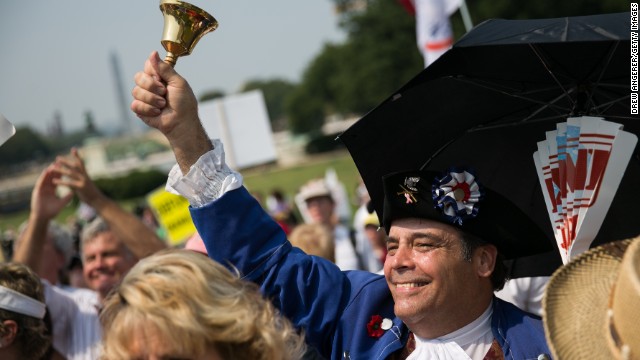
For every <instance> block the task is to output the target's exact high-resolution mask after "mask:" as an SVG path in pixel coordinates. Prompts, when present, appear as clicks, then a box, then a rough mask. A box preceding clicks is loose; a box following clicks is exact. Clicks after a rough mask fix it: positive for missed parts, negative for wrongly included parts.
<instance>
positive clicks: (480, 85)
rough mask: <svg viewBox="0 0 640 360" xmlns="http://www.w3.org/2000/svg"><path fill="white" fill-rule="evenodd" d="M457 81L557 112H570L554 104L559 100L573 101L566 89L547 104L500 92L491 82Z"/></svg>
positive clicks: (461, 78) (462, 79) (463, 79)
mask: <svg viewBox="0 0 640 360" xmlns="http://www.w3.org/2000/svg"><path fill="white" fill-rule="evenodd" d="M455 79H456V80H458V81H462V82H465V83H467V84H473V85H477V86H479V87H482V88H485V89H487V90H492V91H495V92H498V93H500V94H502V95H507V96H510V97H514V98H518V99H522V100H526V101H529V102H531V103H534V104H539V105H543V106H546V107H550V108H553V109H555V110H557V111H570V109H569V108H565V107H562V106H558V105H555V104H554V103H555V102H557V101H558V100H560V99H562V98H563V97H567V98H568V99H569V100H571V96H570V92H568V91H566V90H564V89H562V90H563V92H564V94H563V95H560V96H558V97H557V98H555V99H553V100H552V101H550V102H545V101H540V100H536V99H533V98H530V97H526V96H522V95H518V94H514V93H509V92H507V91H504V90H500V89H498V88H496V87H493V86H491V85H489V84H491V83H490V82H486V84H485V83H483V82H480V81H474V80H471V79H470V78H465V77H456V78H455ZM514 91H515V90H514Z"/></svg>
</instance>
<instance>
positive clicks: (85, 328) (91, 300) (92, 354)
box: [42, 280, 102, 360]
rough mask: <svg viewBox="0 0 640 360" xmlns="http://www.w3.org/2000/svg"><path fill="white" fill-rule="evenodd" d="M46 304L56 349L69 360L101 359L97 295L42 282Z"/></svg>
mask: <svg viewBox="0 0 640 360" xmlns="http://www.w3.org/2000/svg"><path fill="white" fill-rule="evenodd" d="M42 284H43V285H44V298H45V303H46V304H47V307H48V309H49V314H50V315H51V323H52V325H53V329H52V331H53V347H54V348H55V349H56V350H57V351H58V352H59V353H60V354H62V355H63V356H65V357H66V358H67V359H68V360H85V359H86V360H95V359H99V358H100V346H101V339H102V331H101V328H100V320H99V318H98V309H99V307H100V301H99V298H98V293H96V292H95V291H91V290H88V289H76V288H69V289H63V288H61V287H58V286H53V285H51V284H50V283H49V282H48V281H46V280H42Z"/></svg>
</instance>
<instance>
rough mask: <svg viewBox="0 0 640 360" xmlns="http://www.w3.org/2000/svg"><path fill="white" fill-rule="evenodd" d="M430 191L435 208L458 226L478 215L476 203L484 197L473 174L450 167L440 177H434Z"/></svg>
mask: <svg viewBox="0 0 640 360" xmlns="http://www.w3.org/2000/svg"><path fill="white" fill-rule="evenodd" d="M431 193H432V197H433V204H434V206H435V207H436V209H439V210H440V211H442V214H443V215H444V217H445V218H446V219H447V220H449V221H450V222H451V223H453V224H458V225H460V226H462V223H463V222H464V221H465V220H467V219H473V218H475V217H476V216H477V215H478V203H479V202H480V200H482V198H483V197H484V191H483V190H482V187H481V186H480V184H478V182H476V180H475V176H474V175H473V174H471V173H470V172H469V171H467V170H460V169H450V170H449V171H448V172H446V173H445V174H444V175H443V176H442V177H436V179H435V180H434V182H433V185H432V187H431Z"/></svg>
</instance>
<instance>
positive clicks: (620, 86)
mask: <svg viewBox="0 0 640 360" xmlns="http://www.w3.org/2000/svg"><path fill="white" fill-rule="evenodd" d="M629 16H630V15H629V13H619V14H605V15H594V16H582V17H567V18H558V19H541V20H489V21H486V22H484V23H482V24H480V25H478V26H477V27H475V28H474V29H472V30H471V31H470V32H469V33H467V34H466V35H465V36H464V37H463V38H462V39H460V40H459V41H458V42H457V43H456V44H454V46H453V47H452V49H450V50H449V51H448V52H447V53H445V54H444V55H443V56H441V57H440V58H439V59H438V60H437V61H436V62H434V63H433V64H432V65H431V66H429V67H428V68H426V69H425V70H423V71H422V72H421V73H419V74H418V75H417V76H416V77H415V78H413V79H412V80H411V81H409V82H408V83H407V84H406V85H405V86H403V87H402V88H401V89H400V90H398V91H397V92H396V93H394V94H393V95H392V96H391V97H389V98H388V99H387V100H385V101H384V102H383V103H382V104H380V105H379V106H378V107H376V108H375V109H374V110H372V111H371V112H370V113H368V114H367V115H365V116H364V117H363V118H362V119H360V120H359V121H358V122H357V123H356V124H354V125H353V126H351V127H350V128H349V129H348V130H347V131H345V132H344V133H343V134H342V135H341V136H340V138H341V140H342V141H343V142H344V143H345V145H346V146H347V148H348V150H349V152H350V153H351V156H352V157H353V159H354V162H355V164H356V166H357V167H358V170H359V171H360V174H361V175H362V177H363V180H364V182H365V185H366V186H367V189H368V191H369V193H370V195H371V198H372V202H373V205H374V208H375V209H376V211H377V213H378V214H379V215H380V214H382V209H383V202H382V201H383V188H382V177H383V176H384V175H386V174H389V173H393V172H397V171H405V170H411V169H426V170H439V171H441V170H445V169H446V168H447V167H450V166H467V167H470V168H473V169H475V170H476V175H477V177H478V179H479V181H480V182H481V183H483V184H484V185H485V186H487V187H489V188H491V189H493V190H496V191H500V193H502V195H504V196H506V197H507V198H509V199H511V200H512V201H513V202H514V203H515V204H516V205H517V206H518V207H520V208H521V210H523V211H524V212H525V213H526V214H528V215H529V216H530V217H531V218H532V219H534V221H535V222H536V223H537V224H539V226H540V228H541V229H543V231H545V233H546V234H547V237H548V239H541V241H548V242H549V245H550V248H549V249H550V250H551V249H552V247H551V246H553V247H555V245H553V244H555V239H554V236H553V228H552V226H551V223H550V220H549V215H548V214H547V210H546V205H545V202H544V198H543V194H542V191H541V186H540V183H539V180H538V176H537V173H536V169H535V165H534V162H533V153H534V152H535V151H536V150H537V142H538V141H540V140H543V139H544V136H545V131H550V130H553V129H555V127H556V124H557V123H560V122H564V121H566V119H567V117H569V116H579V115H591V116H600V117H604V118H605V119H607V120H609V121H613V122H616V123H620V124H623V125H624V130H625V131H627V132H631V133H634V134H640V121H639V119H638V117H637V115H633V116H632V115H631V101H630V94H631V89H630V79H631V76H630V74H631V70H630V30H629V29H630V17H629ZM638 152H639V151H638V148H637V147H636V149H635V150H634V154H633V158H632V160H631V161H630V163H629V165H628V167H627V170H626V172H625V175H624V178H623V179H622V183H621V184H620V187H619V190H618V192H617V194H616V196H615V198H614V201H613V203H612V205H611V208H610V210H609V212H608V214H607V217H606V218H605V221H604V224H603V225H602V227H601V229H600V232H599V233H598V236H597V237H596V239H595V241H594V242H593V244H599V243H603V242H607V241H611V240H615V239H621V238H626V237H631V236H634V235H637V234H638V233H640V224H639V223H638V219H640V216H639V215H640V210H638V206H637V205H636V203H637V201H638V200H637V199H640V188H639V187H640V155H639V153H638ZM551 254H552V255H553V256H556V257H557V251H556V252H555V253H553V252H552V253H551ZM558 259H559V257H558Z"/></svg>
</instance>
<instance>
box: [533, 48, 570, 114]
mask: <svg viewBox="0 0 640 360" xmlns="http://www.w3.org/2000/svg"><path fill="white" fill-rule="evenodd" d="M529 48H531V50H532V51H533V53H534V54H535V55H536V56H537V57H538V60H540V62H541V63H542V66H544V68H545V69H546V70H547V72H548V73H549V75H551V77H552V78H553V80H554V81H555V82H556V84H558V87H560V89H562V91H563V92H564V93H565V95H566V97H567V99H568V100H569V102H570V103H571V107H575V102H574V101H573V99H572V98H571V96H569V93H568V92H567V90H566V89H565V88H564V86H562V83H561V82H560V81H559V80H558V78H557V77H556V75H555V74H554V73H553V71H551V69H549V65H548V64H547V61H546V59H544V58H543V56H542V54H541V53H540V52H539V51H538V48H537V47H536V46H535V44H529Z"/></svg>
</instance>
